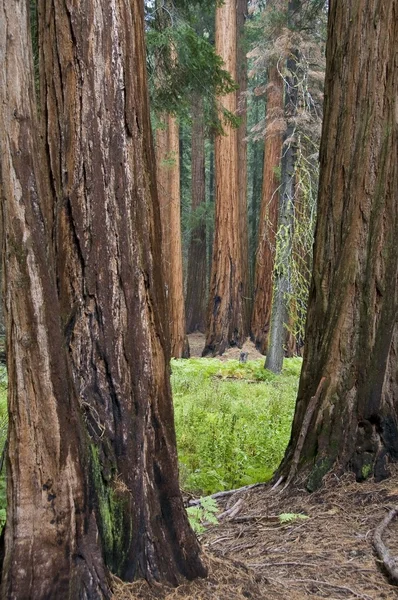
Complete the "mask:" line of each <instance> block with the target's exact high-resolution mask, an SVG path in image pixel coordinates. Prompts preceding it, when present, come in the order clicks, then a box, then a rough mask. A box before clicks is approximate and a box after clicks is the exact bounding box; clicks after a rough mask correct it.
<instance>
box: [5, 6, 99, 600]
mask: <svg viewBox="0 0 398 600" xmlns="http://www.w3.org/2000/svg"><path fill="white" fill-rule="evenodd" d="M28 6H29V4H28V3H27V2H16V1H13V0H7V2H6V1H5V0H1V1H0V56H1V57H2V60H1V67H0V148H1V197H2V203H1V213H2V229H3V231H4V232H5V235H4V240H3V241H4V245H3V258H4V261H3V264H4V274H5V308H6V320H7V347H8V353H7V357H8V360H7V367H8V410H9V430H8V452H7V525H6V533H5V558H4V564H3V574H2V598H15V599H17V598H35V600H41V599H43V600H44V599H45V598H87V599H100V598H110V590H109V587H108V583H107V576H106V569H105V567H104V564H103V559H102V552H101V546H100V544H99V543H98V541H97V539H98V530H97V524H96V518H95V514H94V510H93V509H94V507H93V503H92V501H91V496H90V477H89V462H88V459H87V456H88V444H87V441H86V436H85V433H84V426H83V420H82V416H81V412H80V408H79V405H78V401H77V397H76V394H75V390H74V387H73V384H72V379H71V376H70V373H69V371H68V365H67V357H66V353H65V351H64V342H63V335H62V329H61V320H60V310H59V302H58V298H57V290H56V281H55V272H54V257H53V254H52V248H51V245H50V244H48V238H47V232H46V223H45V222H44V220H43V213H44V212H45V211H44V210H43V209H44V207H46V206H47V207H48V205H49V203H50V201H51V199H52V195H51V192H50V186H49V179H48V173H46V170H45V164H46V161H45V160H44V151H43V150H44V148H42V146H41V138H40V136H39V135H38V124H37V119H36V99H35V91H34V80H33V60H32V52H31V47H32V46H31V40H30V31H29V17H28Z"/></svg>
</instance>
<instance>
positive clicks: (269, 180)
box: [251, 66, 283, 354]
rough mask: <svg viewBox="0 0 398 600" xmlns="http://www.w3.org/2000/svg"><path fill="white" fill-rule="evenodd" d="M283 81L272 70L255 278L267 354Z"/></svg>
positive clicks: (256, 322) (258, 325) (254, 327)
mask: <svg viewBox="0 0 398 600" xmlns="http://www.w3.org/2000/svg"><path fill="white" fill-rule="evenodd" d="M281 119H283V80H282V77H281V75H280V74H279V70H278V69H277V67H276V66H273V67H270V68H269V69H268V86H267V133H266V135H265V146H264V170H263V190H262V200H261V211H260V223H259V229H258V246H257V252H256V262H255V275H254V302H253V312H252V321H251V337H252V339H253V341H254V343H255V344H256V347H257V348H258V350H259V351H260V352H261V353H262V354H266V352H267V347H268V335H269V330H270V321H271V310H272V288H273V273H274V259H275V246H276V231H277V227H278V207H279V188H280V186H281V180H280V179H281V178H280V171H281V157H282V141H283V132H282V131H281V127H280V125H278V123H280V122H281Z"/></svg>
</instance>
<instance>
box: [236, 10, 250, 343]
mask: <svg viewBox="0 0 398 600" xmlns="http://www.w3.org/2000/svg"><path fill="white" fill-rule="evenodd" d="M247 13H248V1H247V0H237V2H236V33H237V35H236V82H237V84H238V86H239V87H238V89H237V91H236V104H237V111H238V116H239V117H240V120H241V122H240V125H239V127H238V132H237V140H236V141H237V144H238V197H239V206H240V217H239V225H240V233H239V237H240V239H241V259H240V260H241V269H242V284H243V309H244V319H245V332H246V333H248V331H249V329H250V313H251V307H252V302H251V290H250V269H249V231H248V218H247V141H246V138H247V98H246V92H247V57H246V49H245V40H244V28H245V22H246V15H247Z"/></svg>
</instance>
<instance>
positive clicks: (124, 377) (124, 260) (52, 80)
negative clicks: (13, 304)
mask: <svg viewBox="0 0 398 600" xmlns="http://www.w3.org/2000/svg"><path fill="white" fill-rule="evenodd" d="M41 9H42V12H41V14H40V34H41V40H42V59H43V65H42V82H41V88H42V93H43V106H44V107H45V116H46V122H47V131H46V136H47V138H46V143H47V146H48V148H49V150H50V161H51V175H52V182H53V188H54V190H55V191H56V193H57V214H56V230H55V231H56V241H55V243H56V250H57V277H58V282H59V296H60V300H61V316H62V322H63V326H64V334H65V340H66V343H67V346H68V350H69V357H70V361H71V365H72V370H73V375H74V379H75V384H76V386H77V389H78V393H79V397H80V402H81V409H82V411H83V413H84V418H85V421H86V424H87V430H88V432H89V435H90V440H91V443H90V448H91V468H92V472H93V479H94V485H93V488H92V490H91V497H92V498H93V501H94V502H95V505H96V507H97V518H98V523H99V528H100V535H101V539H102V543H103V546H104V554H105V559H106V563H107V565H108V566H109V568H110V569H111V570H112V571H113V572H115V573H116V574H118V575H119V576H120V577H121V578H123V579H126V580H133V579H134V578H137V577H140V576H142V577H145V578H146V579H147V580H149V581H153V580H165V581H168V582H170V583H172V584H176V583H177V582H178V581H179V580H180V578H181V576H185V577H187V578H189V579H191V578H194V577H195V576H198V575H204V574H205V569H204V567H203V566H202V563H201V560H200V550H199V545H198V542H197V540H196V537H195V535H194V534H193V532H192V531H191V529H190V527H189V524H188V520H187V516H186V513H185V510H184V506H183V502H182V498H181V495H180V491H179V485H178V467H177V454H176V440H175V433H174V426H173V407H172V402H171V390H170V381H169V359H170V346H169V330H168V317H167V315H168V313H167V309H166V298H165V294H164V287H163V277H162V268H161V254H160V253H161V248H160V243H159V232H160V230H161V221H160V211H159V203H158V197H157V192H156V182H155V177H154V164H155V157H154V152H153V147H152V140H151V136H150V119H149V108H148V97H147V82H146V61H145V46H144V28H143V4H142V3H140V2H133V3H131V2H129V1H128V0H121V1H120V2H119V3H117V4H112V5H111V4H109V3H108V2H107V1H105V0H103V1H100V2H92V1H90V2H87V1H85V2H83V1H82V0H77V1H76V2H74V3H73V4H70V3H69V4H68V5H67V6H66V5H65V3H64V2H63V1H61V2H53V0H46V1H45V2H43V3H42V5H41ZM177 140H178V136H177ZM177 151H178V147H177Z"/></svg>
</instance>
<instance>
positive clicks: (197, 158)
mask: <svg viewBox="0 0 398 600" xmlns="http://www.w3.org/2000/svg"><path fill="white" fill-rule="evenodd" d="M192 116H193V124H192V152H191V156H192V211H193V212H194V211H197V210H198V209H199V207H202V208H203V206H204V203H205V202H206V189H205V188H206V179H205V122H204V111H203V100H202V99H201V98H200V97H199V96H195V98H194V99H193V101H192ZM202 217H203V215H202ZM206 292H207V277H206V223H205V221H204V218H201V220H200V222H198V223H197V225H196V226H195V227H194V228H193V230H192V232H191V239H190V244H189V250H188V271H187V295H186V300H185V311H186V323H187V326H186V330H187V333H192V332H194V331H200V332H202V333H204V332H205V321H206V296H207V294H206Z"/></svg>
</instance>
